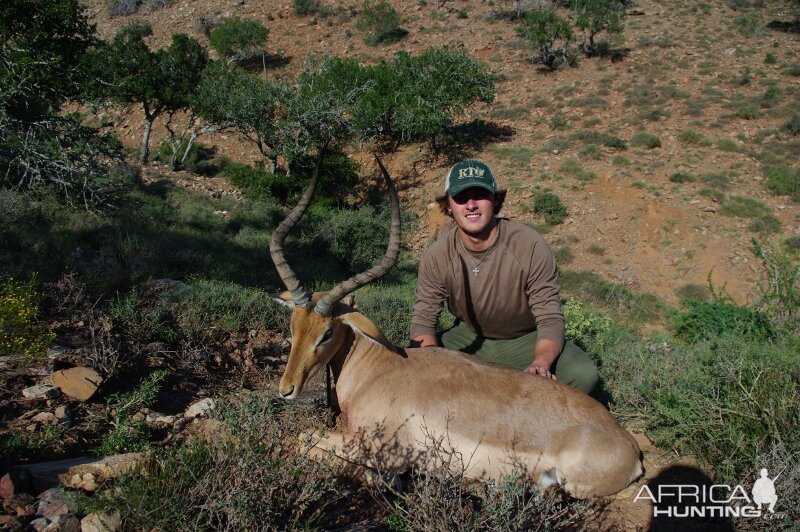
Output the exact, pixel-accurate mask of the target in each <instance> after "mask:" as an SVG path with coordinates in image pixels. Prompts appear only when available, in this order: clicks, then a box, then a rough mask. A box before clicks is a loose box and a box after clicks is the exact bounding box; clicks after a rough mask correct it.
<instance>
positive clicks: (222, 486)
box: [91, 394, 341, 530]
mask: <svg viewBox="0 0 800 532" xmlns="http://www.w3.org/2000/svg"><path fill="white" fill-rule="evenodd" d="M296 410H297V409H295V411H296ZM213 412H214V415H216V416H218V417H219V418H220V422H221V423H220V427H221V429H220V430H219V432H218V434H216V435H217V436H218V437H217V438H214V439H213V440H212V441H210V442H208V443H205V442H198V441H197V440H189V441H188V442H187V443H185V444H183V445H179V446H176V447H172V448H169V449H167V450H162V451H159V452H157V453H155V456H154V457H153V459H152V461H150V462H149V464H148V465H147V466H146V469H145V470H144V471H132V472H130V473H129V474H127V475H124V476H122V477H120V478H118V479H116V480H115V481H114V489H112V490H108V491H106V492H104V494H103V495H101V496H100V497H99V500H97V499H96V500H95V501H93V502H92V503H91V504H92V505H93V506H95V509H97V510H105V511H113V510H115V509H116V510H119V511H120V513H121V514H122V519H123V522H124V525H125V527H126V528H130V529H136V530H138V529H142V528H148V529H150V528H160V529H164V530H173V529H175V528H176V525H177V526H180V524H185V525H186V528H191V529H192V530H300V529H302V530H307V529H308V530H310V529H318V528H320V525H319V521H320V519H321V518H322V516H324V512H325V511H326V509H328V508H335V504H334V503H335V502H336V500H337V495H336V494H337V488H339V489H341V488H340V487H339V486H338V485H337V481H336V479H335V477H334V476H333V474H332V471H331V468H330V467H329V466H328V465H327V464H325V463H319V462H316V461H314V460H311V459H310V458H308V456H307V452H305V450H303V449H301V450H300V452H296V446H297V442H298V441H299V438H298V435H299V433H300V430H301V429H302V428H303V427H304V426H308V418H309V417H310V412H304V413H298V414H296V415H295V417H296V418H297V419H291V418H290V417H289V415H288V414H282V413H281V411H280V410H279V409H278V408H277V407H276V406H275V405H274V404H273V403H272V401H271V400H270V399H267V398H265V397H259V396H256V395H254V394H250V395H246V396H245V397H244V398H243V400H242V401H241V402H237V403H230V404H227V403H220V404H219V405H218V407H217V408H216V409H215V410H214V411H213ZM290 413H291V411H290ZM301 415H305V417H306V419H305V420H303V419H301Z"/></svg>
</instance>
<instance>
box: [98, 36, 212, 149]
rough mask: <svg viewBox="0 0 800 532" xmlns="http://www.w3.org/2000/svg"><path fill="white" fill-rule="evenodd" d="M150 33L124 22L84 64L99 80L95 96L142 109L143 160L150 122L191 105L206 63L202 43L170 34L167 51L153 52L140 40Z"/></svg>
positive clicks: (147, 147)
mask: <svg viewBox="0 0 800 532" xmlns="http://www.w3.org/2000/svg"><path fill="white" fill-rule="evenodd" d="M151 34H152V28H151V27H150V26H149V25H148V24H146V23H132V24H128V25H127V26H125V27H123V28H122V29H120V30H119V31H118V32H117V34H116V35H115V36H114V40H113V41H112V42H111V44H109V45H108V46H105V47H102V48H99V49H98V50H96V51H95V52H94V53H92V54H91V55H90V56H89V57H90V59H89V60H88V63H89V64H91V66H92V69H93V72H94V74H95V77H96V79H97V80H99V81H97V82H96V83H95V84H94V85H93V89H92V90H91V92H92V94H93V96H95V97H96V98H99V99H102V98H109V99H111V100H112V101H114V102H117V103H120V104H123V105H127V104H131V103H136V104H139V105H140V106H141V109H142V111H143V112H144V118H145V128H144V133H143V136H142V147H141V151H140V154H139V159H140V160H141V161H142V162H144V161H146V160H147V158H148V155H149V139H150V131H151V128H152V124H153V121H155V119H156V118H157V117H158V116H160V115H161V114H162V113H164V112H165V111H173V112H174V111H178V110H181V109H185V108H187V107H189V105H190V104H191V102H192V100H193V98H194V95H195V93H196V92H197V90H198V86H199V84H200V80H201V76H202V73H203V70H204V69H205V66H206V64H207V62H208V58H207V57H206V53H205V51H204V50H203V48H202V47H201V46H200V43H198V42H197V40H195V39H194V38H192V37H189V36H188V35H184V34H181V33H174V34H172V42H171V44H170V46H169V48H167V49H162V50H156V51H152V50H150V49H149V48H148V46H147V44H146V43H145V41H144V39H145V38H146V37H148V36H149V35H151Z"/></svg>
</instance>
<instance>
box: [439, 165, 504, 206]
mask: <svg viewBox="0 0 800 532" xmlns="http://www.w3.org/2000/svg"><path fill="white" fill-rule="evenodd" d="M472 187H480V188H483V189H485V190H488V191H489V192H491V193H492V194H494V193H495V192H497V182H496V181H495V180H494V174H492V170H491V168H489V166H487V165H486V163H483V162H481V161H476V160H474V159H467V160H466V161H461V162H460V163H456V164H454V165H453V167H452V168H450V171H449V172H447V179H446V180H445V182H444V193H445V194H447V195H449V196H450V197H451V198H452V197H453V196H455V195H456V194H458V193H459V192H461V191H463V190H467V189H468V188H472Z"/></svg>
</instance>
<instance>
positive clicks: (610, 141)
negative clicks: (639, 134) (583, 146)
mask: <svg viewBox="0 0 800 532" xmlns="http://www.w3.org/2000/svg"><path fill="white" fill-rule="evenodd" d="M574 137H575V138H576V139H578V140H582V141H584V142H589V143H592V144H602V145H603V146H607V147H609V148H614V149H617V150H625V149H627V148H628V144H627V143H626V142H625V141H624V140H623V139H621V138H619V137H615V136H613V135H609V134H607V133H600V132H598V131H585V130H584V131H578V132H577V133H575V135H574Z"/></svg>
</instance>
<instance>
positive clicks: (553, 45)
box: [517, 8, 574, 70]
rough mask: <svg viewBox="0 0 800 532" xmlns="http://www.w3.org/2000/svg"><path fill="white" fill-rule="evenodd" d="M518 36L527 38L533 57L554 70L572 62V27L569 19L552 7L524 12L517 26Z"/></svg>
mask: <svg viewBox="0 0 800 532" xmlns="http://www.w3.org/2000/svg"><path fill="white" fill-rule="evenodd" d="M517 33H519V34H520V36H522V37H524V38H525V39H528V40H529V41H530V42H531V44H532V45H533V48H534V50H535V55H534V56H533V59H534V60H535V61H537V62H539V63H541V64H543V65H545V66H546V67H547V68H549V69H551V70H554V69H556V68H558V67H560V66H563V65H568V64H572V63H573V62H574V57H573V55H572V51H571V49H570V45H569V43H570V41H571V40H572V27H571V26H570V24H569V21H568V20H566V19H564V18H562V17H560V16H558V15H557V14H556V12H555V10H554V9H552V8H541V9H534V10H533V11H529V12H528V13H526V14H525V17H524V18H523V19H522V24H521V25H520V26H519V27H518V28H517Z"/></svg>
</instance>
